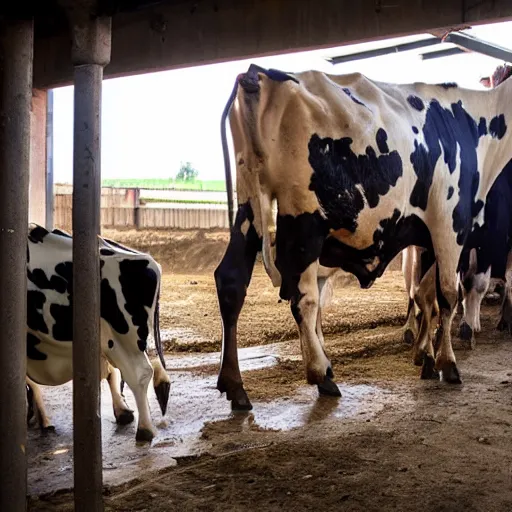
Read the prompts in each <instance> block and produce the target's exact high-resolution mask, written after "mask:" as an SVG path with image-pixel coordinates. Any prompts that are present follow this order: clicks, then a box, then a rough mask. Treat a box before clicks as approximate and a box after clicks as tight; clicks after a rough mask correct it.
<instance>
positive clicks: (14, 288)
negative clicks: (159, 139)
mask: <svg viewBox="0 0 512 512" xmlns="http://www.w3.org/2000/svg"><path fill="white" fill-rule="evenodd" d="M33 37H34V35H33V23H32V22H31V21H19V22H18V21H17V22H10V21H2V22H0V326H1V327H0V376H1V385H0V425H1V428H2V432H3V435H2V440H1V441H0V510H2V511H3V510H5V511H11V510H12V511H16V512H21V511H23V510H26V493H27V466H26V456H25V450H26V440H27V412H26V388H25V375H26V353H27V348H26V346H27V236H28V183H29V164H30V102H31V99H32V61H33Z"/></svg>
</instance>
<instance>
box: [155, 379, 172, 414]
mask: <svg viewBox="0 0 512 512" xmlns="http://www.w3.org/2000/svg"><path fill="white" fill-rule="evenodd" d="M170 390H171V383H170V382H166V381H163V382H161V383H160V384H158V386H155V393H156V398H157V400H158V404H159V405H160V410H161V411H162V416H165V412H166V411H167V402H168V401H169V392H170Z"/></svg>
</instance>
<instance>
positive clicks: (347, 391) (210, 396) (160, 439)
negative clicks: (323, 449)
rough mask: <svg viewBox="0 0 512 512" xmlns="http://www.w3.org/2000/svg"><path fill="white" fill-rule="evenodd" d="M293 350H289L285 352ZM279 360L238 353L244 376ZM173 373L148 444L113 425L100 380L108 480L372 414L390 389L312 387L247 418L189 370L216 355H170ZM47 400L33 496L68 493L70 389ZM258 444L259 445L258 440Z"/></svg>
mask: <svg viewBox="0 0 512 512" xmlns="http://www.w3.org/2000/svg"><path fill="white" fill-rule="evenodd" d="M288 350H289V349H288ZM281 357H290V358H292V357H293V358H295V357H297V356H294V355H293V354H290V353H289V352H287V348H286V346H285V344H279V343H278V344H273V345H265V346H262V347H252V348H244V349H240V351H239V358H240V367H241V370H242V371H247V370H255V369H260V368H268V367H272V366H274V365H275V364H276V363H277V361H278V359H279V358H281ZM166 359H167V363H168V364H167V366H168V368H169V369H170V374H171V380H172V384H171V397H170V399H169V405H168V410H167V414H166V417H165V418H163V419H162V417H161V415H160V410H159V407H158V404H157V401H156V397H155V394H154V391H153V389H152V388H150V390H149V394H148V396H149V401H150V408H151V411H152V417H153V421H154V424H155V426H156V427H157V432H158V433H157V436H156V438H155V439H154V441H153V443H152V445H151V446H147V445H137V444H136V442H135V429H136V422H134V423H132V424H131V425H127V426H118V425H117V424H116V423H115V420H114V415H113V411H112V401H111V395H110V392H109V390H108V385H107V383H106V382H105V381H103V382H102V396H101V410H102V440H103V469H104V471H103V479H104V483H105V484H107V485H116V484H119V483H122V482H124V481H127V480H130V479H133V478H136V477H140V475H141V473H143V472H145V471H155V470H159V469H162V468H164V467H167V466H171V465H175V464H176V460H175V458H178V457H187V456H194V455H199V454H201V453H204V452H207V451H208V450H209V449H210V448H211V446H212V444H213V443H214V442H215V441H216V440H218V438H219V436H222V435H224V434H230V436H231V437H230V441H233V442H234V443H236V435H237V433H243V432H247V431H249V430H252V431H258V430H262V431H287V430H291V429H295V428H308V426H309V425H310V424H312V423H315V422H319V421H324V420H329V419H333V418H341V419H345V418H350V417H361V419H363V418H365V417H368V415H373V414H375V413H376V412H378V411H379V410H380V409H382V407H383V404H384V400H378V399H376V398H381V397H382V396H383V395H384V394H385V390H383V389H380V388H377V387H373V386H367V385H358V386H348V385H343V384H339V388H340V391H341V393H342V398H341V399H339V400H335V399H332V398H326V397H318V392H317V390H316V387H315V386H306V385H305V386H304V387H303V388H300V389H299V390H298V391H297V392H296V393H295V394H294V395H293V396H291V397H289V398H287V399H278V400H273V401H269V402H263V401H253V406H254V408H253V410H252V411H251V412H250V413H248V414H240V413H233V412H232V411H231V407H230V404H229V402H228V401H227V400H226V399H225V397H224V396H220V393H219V392H218V391H217V390H216V389H215V386H216V382H217V375H216V374H215V375H206V376H205V375H202V374H198V373H197V372H195V371H193V372H191V371H189V370H190V369H200V368H201V367H204V366H211V365H212V364H213V365H218V364H219V360H220V354H219V353H209V354H194V355H183V356H182V355H179V356H177V357H174V356H173V357H172V358H171V357H167V358H166ZM43 394H44V398H45V404H46V406H47V410H48V413H49V415H50V417H51V419H52V422H53V424H54V425H55V428H56V433H54V434H47V435H42V434H41V433H40V431H39V429H38V428H37V427H30V428H29V436H28V437H29V442H28V464H29V470H28V483H29V493H30V494H40V493H46V492H50V491H53V490H57V489H61V488H67V487H71V486H72V483H73V469H72V468H73V466H72V447H73V431H72V384H71V383H69V384H66V385H64V386H60V387H58V388H51V387H44V386H43ZM125 396H126V400H127V402H128V405H129V406H130V407H131V408H133V409H134V410H135V411H136V407H135V401H134V399H133V395H132V394H131V392H130V390H129V389H127V388H125ZM255 442H258V439H257V437H256V434H255Z"/></svg>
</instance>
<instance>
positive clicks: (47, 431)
mask: <svg viewBox="0 0 512 512" xmlns="http://www.w3.org/2000/svg"><path fill="white" fill-rule="evenodd" d="M41 432H42V433H43V434H55V426H54V425H47V426H46V427H42V428H41Z"/></svg>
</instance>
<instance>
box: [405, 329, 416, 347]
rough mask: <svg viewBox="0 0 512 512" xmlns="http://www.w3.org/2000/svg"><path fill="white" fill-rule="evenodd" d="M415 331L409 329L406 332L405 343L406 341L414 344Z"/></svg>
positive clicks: (408, 343)
mask: <svg viewBox="0 0 512 512" xmlns="http://www.w3.org/2000/svg"><path fill="white" fill-rule="evenodd" d="M414 339H415V338H414V333H413V332H412V330H411V329H407V330H406V331H405V332H404V343H406V344H407V345H413V344H414Z"/></svg>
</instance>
